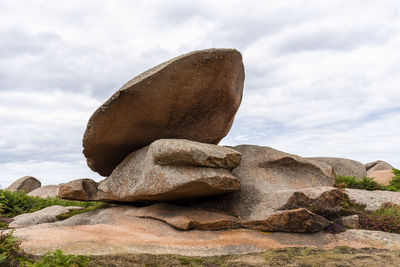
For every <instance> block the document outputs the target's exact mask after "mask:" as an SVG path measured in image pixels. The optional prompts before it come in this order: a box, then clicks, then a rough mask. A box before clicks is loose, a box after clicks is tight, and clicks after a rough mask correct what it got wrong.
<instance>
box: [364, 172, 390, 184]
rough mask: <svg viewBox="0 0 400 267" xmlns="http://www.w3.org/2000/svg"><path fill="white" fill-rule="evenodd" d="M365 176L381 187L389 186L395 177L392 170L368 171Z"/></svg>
mask: <svg viewBox="0 0 400 267" xmlns="http://www.w3.org/2000/svg"><path fill="white" fill-rule="evenodd" d="M367 175H368V177H372V178H374V180H375V181H376V182H378V183H380V184H383V185H389V183H390V181H392V180H393V178H394V177H395V175H394V173H393V171H392V170H379V171H368V172H367Z"/></svg>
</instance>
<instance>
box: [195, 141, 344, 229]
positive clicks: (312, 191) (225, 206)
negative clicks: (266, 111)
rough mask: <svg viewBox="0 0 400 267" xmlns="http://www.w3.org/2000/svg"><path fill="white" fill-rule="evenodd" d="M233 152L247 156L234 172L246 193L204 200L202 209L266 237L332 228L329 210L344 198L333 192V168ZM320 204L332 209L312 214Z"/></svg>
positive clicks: (278, 155)
mask: <svg viewBox="0 0 400 267" xmlns="http://www.w3.org/2000/svg"><path fill="white" fill-rule="evenodd" d="M233 149H234V150H237V151H239V152H241V153H242V162H241V164H240V166H239V167H237V168H235V169H234V170H233V174H234V175H235V176H236V177H237V178H238V179H239V180H240V183H241V186H240V190H237V191H235V192H232V193H229V194H224V195H221V196H216V197H214V198H208V199H201V200H199V201H197V202H196V205H198V206H200V207H203V208H216V209H219V210H222V211H224V212H226V213H228V214H234V215H236V216H238V217H239V218H240V219H241V221H242V223H243V225H245V227H248V228H252V229H259V230H264V231H291V232H315V231H319V230H321V229H323V228H324V227H326V226H327V225H328V224H329V221H328V220H326V219H325V218H324V217H323V216H325V215H326V213H329V212H328V208H329V209H330V208H332V209H337V208H338V206H339V205H340V202H341V201H339V200H337V201H336V202H335V201H333V199H334V198H335V195H337V194H340V195H342V198H343V193H337V192H336V191H337V189H336V190H335V189H333V188H332V187H330V186H332V185H333V184H334V178H333V172H332V168H331V167H330V166H328V165H326V166H323V167H321V166H319V165H317V164H314V163H313V162H311V161H309V160H307V159H304V158H301V157H299V156H296V155H291V154H287V153H284V152H281V151H278V150H275V149H272V148H269V147H261V146H252V145H241V146H236V147H234V148H233ZM328 191H329V192H328ZM328 195H329V196H330V197H331V200H332V201H331V200H329V197H328V198H327V197H326V196H328ZM329 201H330V202H332V203H333V204H332V205H330V204H328V202H329ZM318 203H324V204H323V205H322V206H325V207H326V208H325V207H324V208H321V210H319V211H318V210H317V209H315V210H312V209H311V206H316V205H317V204H318ZM320 206H321V205H320ZM316 212H319V214H321V215H319V214H318V213H316Z"/></svg>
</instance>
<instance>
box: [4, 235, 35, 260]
mask: <svg viewBox="0 0 400 267" xmlns="http://www.w3.org/2000/svg"><path fill="white" fill-rule="evenodd" d="M25 261H29V258H28V257H27V256H26V255H25V254H24V253H23V251H22V250H21V248H20V242H19V241H18V240H17V239H16V238H15V237H14V236H13V232H12V231H10V232H8V233H0V266H1V267H3V266H4V267H5V266H21V264H20V263H21V262H25ZM22 266H23V265H22Z"/></svg>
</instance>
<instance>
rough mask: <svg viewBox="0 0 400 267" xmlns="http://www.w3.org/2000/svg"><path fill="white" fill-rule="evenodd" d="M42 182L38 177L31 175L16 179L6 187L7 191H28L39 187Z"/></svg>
mask: <svg viewBox="0 0 400 267" xmlns="http://www.w3.org/2000/svg"><path fill="white" fill-rule="evenodd" d="M41 185H42V184H41V183H40V181H39V180H38V179H36V178H35V177H32V176H24V177H21V178H19V179H18V180H16V181H15V182H14V183H12V184H11V185H10V186H9V187H7V188H6V190H8V191H12V192H16V191H25V193H29V192H31V191H32V190H35V189H36V188H39V187H40V186H41Z"/></svg>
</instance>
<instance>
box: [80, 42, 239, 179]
mask: <svg viewBox="0 0 400 267" xmlns="http://www.w3.org/2000/svg"><path fill="white" fill-rule="evenodd" d="M243 82H244V67H243V63H242V55H241V54H240V53H239V52H238V51H237V50H235V49H207V50H199V51H194V52H191V53H188V54H184V55H182V56H179V57H176V58H173V59H171V60H169V61H167V62H164V63H162V64H160V65H158V66H156V67H154V68H152V69H150V70H148V71H146V72H144V73H142V74H140V75H138V76H137V77H135V78H133V79H132V80H130V81H129V82H127V83H126V84H125V85H123V86H122V87H121V88H120V89H119V90H118V91H117V92H115V93H114V95H112V96H111V97H110V98H109V99H108V100H107V101H106V102H105V103H104V104H103V105H102V106H100V107H99V108H98V109H97V110H96V111H95V112H94V114H93V115H92V117H91V118H90V120H89V122H88V124H87V128H86V131H85V134H84V137H83V148H84V149H83V153H84V154H85V156H86V159H87V163H88V166H89V167H90V168H91V169H92V170H93V171H96V172H98V173H99V174H100V175H102V176H107V175H110V174H111V172H112V171H113V170H114V168H115V167H116V166H117V165H118V164H119V163H120V162H121V161H122V160H123V159H124V158H125V157H126V156H127V155H128V154H130V153H131V152H133V151H136V150H138V149H140V148H142V147H144V146H147V145H149V144H150V143H151V142H153V141H155V140H157V139H162V138H178V139H189V140H193V141H198V142H202V143H210V144H217V143H218V142H219V141H220V140H221V139H222V138H223V137H224V136H225V135H226V134H227V133H228V131H229V129H230V127H231V125H232V122H233V119H234V116H235V113H236V111H237V109H238V108H239V105H240V102H241V99H242V91H243Z"/></svg>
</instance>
